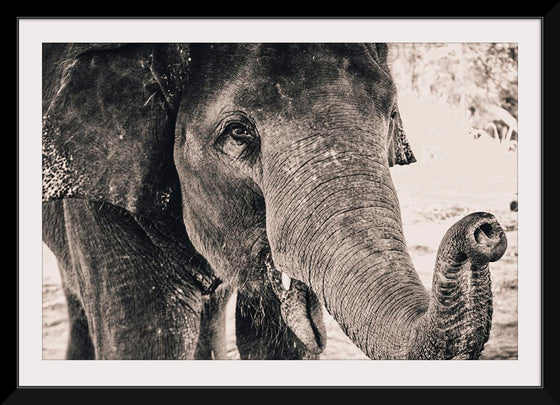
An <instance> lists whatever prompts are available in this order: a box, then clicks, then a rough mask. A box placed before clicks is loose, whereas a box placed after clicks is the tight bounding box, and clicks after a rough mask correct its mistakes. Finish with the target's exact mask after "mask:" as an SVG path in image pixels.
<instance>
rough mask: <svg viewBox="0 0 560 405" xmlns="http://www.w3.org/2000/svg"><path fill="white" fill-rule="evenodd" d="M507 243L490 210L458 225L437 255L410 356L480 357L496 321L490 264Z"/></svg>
mask: <svg viewBox="0 0 560 405" xmlns="http://www.w3.org/2000/svg"><path fill="white" fill-rule="evenodd" d="M506 247H507V240H506V237H505V234H504V232H503V230H502V229H501V227H500V225H499V224H498V222H497V221H496V219H495V218H494V216H492V215H491V214H488V213H481V212H479V213H474V214H471V215H468V216H466V217H465V218H463V219H461V220H460V221H459V222H457V223H456V224H455V225H453V226H452V227H451V228H450V229H449V230H448V231H447V233H446V235H445V236H444V238H443V240H442V242H441V245H440V248H439V251H438V256H437V259H436V265H435V271H434V277H433V283H432V293H431V300H430V307H429V309H428V311H427V313H426V315H424V316H423V317H422V319H421V321H420V322H419V323H418V325H417V328H416V334H415V338H414V339H413V341H412V343H413V345H412V347H411V350H410V351H409V354H408V357H409V358H414V359H466V360H468V359H476V358H478V357H479V356H480V354H481V352H482V349H483V347H484V344H485V343H486V341H487V340H488V336H489V334H490V327H491V321H492V290H491V282H490V271H489V267H488V263H489V262H493V261H496V260H498V259H499V258H500V257H501V256H502V255H503V254H504V253H505V250H506Z"/></svg>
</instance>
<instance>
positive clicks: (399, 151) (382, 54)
mask: <svg viewBox="0 0 560 405" xmlns="http://www.w3.org/2000/svg"><path fill="white" fill-rule="evenodd" d="M366 46H367V48H368V49H369V51H370V54H371V56H372V58H373V60H374V61H376V62H377V63H378V64H379V66H380V67H381V68H382V69H383V70H385V71H386V72H387V74H389V75H391V69H390V68H389V64H388V61H387V59H388V56H389V45H387V44H385V43H376V44H366ZM387 147H388V151H387V156H388V160H389V166H390V167H393V166H394V165H408V164H410V163H414V162H416V158H415V157H414V153H412V149H411V148H410V144H409V143H408V140H407V139H406V135H405V133H404V129H403V123H402V118H401V114H400V112H399V110H398V108H397V109H396V110H395V112H394V115H393V118H392V119H391V125H390V127H389V139H388V143H387Z"/></svg>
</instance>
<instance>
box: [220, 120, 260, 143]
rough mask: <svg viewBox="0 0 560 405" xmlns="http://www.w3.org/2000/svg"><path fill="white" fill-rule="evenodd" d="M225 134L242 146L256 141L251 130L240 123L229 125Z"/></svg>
mask: <svg viewBox="0 0 560 405" xmlns="http://www.w3.org/2000/svg"><path fill="white" fill-rule="evenodd" d="M224 132H226V134H227V135H229V136H230V137H231V138H232V139H233V140H234V141H235V142H236V143H237V144H238V145H240V146H241V145H243V144H246V143H250V142H252V140H253V139H254V136H253V135H252V134H251V133H250V132H249V129H248V128H247V127H246V126H245V125H243V124H239V123H234V124H229V125H228V126H227V127H226V129H225V131H224Z"/></svg>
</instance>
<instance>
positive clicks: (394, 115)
mask: <svg viewBox="0 0 560 405" xmlns="http://www.w3.org/2000/svg"><path fill="white" fill-rule="evenodd" d="M395 118H397V109H396V108H393V111H392V112H391V119H392V120H394V119H395Z"/></svg>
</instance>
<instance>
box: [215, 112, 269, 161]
mask: <svg viewBox="0 0 560 405" xmlns="http://www.w3.org/2000/svg"><path fill="white" fill-rule="evenodd" d="M228 118H229V119H226V120H224V121H222V123H221V125H220V126H219V129H218V131H217V132H218V134H219V135H218V138H217V140H216V146H217V147H218V148H219V149H220V150H221V151H222V152H223V153H224V154H226V155H228V156H230V157H232V158H234V159H235V160H252V158H251V157H252V156H254V155H256V150H257V149H258V145H259V142H258V139H259V138H258V134H257V131H256V128H255V125H254V123H253V122H252V120H250V119H249V118H248V117H247V116H246V115H245V114H239V113H237V114H236V113H233V114H232V116H230V117H228Z"/></svg>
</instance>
